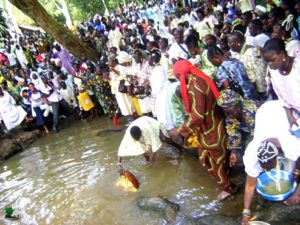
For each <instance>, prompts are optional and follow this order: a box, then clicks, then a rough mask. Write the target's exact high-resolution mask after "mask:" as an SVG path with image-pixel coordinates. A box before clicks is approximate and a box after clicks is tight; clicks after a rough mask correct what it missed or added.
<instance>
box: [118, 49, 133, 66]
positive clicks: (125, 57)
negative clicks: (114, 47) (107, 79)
mask: <svg viewBox="0 0 300 225" xmlns="http://www.w3.org/2000/svg"><path fill="white" fill-rule="evenodd" d="M117 59H118V62H119V63H120V64H123V63H127V62H131V61H132V56H131V55H129V54H128V53H127V52H124V51H120V53H119V55H118V56H117Z"/></svg>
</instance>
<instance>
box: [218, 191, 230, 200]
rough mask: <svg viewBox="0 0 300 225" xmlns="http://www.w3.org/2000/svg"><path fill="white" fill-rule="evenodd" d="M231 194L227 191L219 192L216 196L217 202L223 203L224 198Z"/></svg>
mask: <svg viewBox="0 0 300 225" xmlns="http://www.w3.org/2000/svg"><path fill="white" fill-rule="evenodd" d="M231 195H232V194H231V193H229V192H227V191H221V192H220V193H219V194H218V196H217V200H218V201H223V200H225V199H226V198H228V197H229V196H231Z"/></svg>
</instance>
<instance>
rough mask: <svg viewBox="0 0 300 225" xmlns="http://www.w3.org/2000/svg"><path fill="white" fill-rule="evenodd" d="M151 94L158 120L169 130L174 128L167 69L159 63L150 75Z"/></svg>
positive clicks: (153, 111)
mask: <svg viewBox="0 0 300 225" xmlns="http://www.w3.org/2000/svg"><path fill="white" fill-rule="evenodd" d="M149 80H150V85H151V96H152V99H153V103H154V106H153V108H152V114H153V115H154V116H156V117H157V120H158V121H159V122H161V123H162V124H163V125H164V126H165V127H166V128H167V130H171V129H173V128H174V124H173V121H172V113H171V109H170V106H169V104H168V102H169V100H168V91H167V88H168V86H169V85H170V81H169V80H168V75H167V72H166V70H165V69H164V68H163V67H162V66H161V65H157V66H155V67H154V68H153V70H152V73H151V76H150V79H149Z"/></svg>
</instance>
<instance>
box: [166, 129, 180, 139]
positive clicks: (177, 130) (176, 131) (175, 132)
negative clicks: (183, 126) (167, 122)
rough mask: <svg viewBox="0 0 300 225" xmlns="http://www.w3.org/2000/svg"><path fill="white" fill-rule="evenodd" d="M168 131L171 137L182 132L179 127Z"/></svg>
mask: <svg viewBox="0 0 300 225" xmlns="http://www.w3.org/2000/svg"><path fill="white" fill-rule="evenodd" d="M168 133H169V135H170V137H178V136H179V134H180V133H179V129H177V128H174V129H172V130H170V131H168Z"/></svg>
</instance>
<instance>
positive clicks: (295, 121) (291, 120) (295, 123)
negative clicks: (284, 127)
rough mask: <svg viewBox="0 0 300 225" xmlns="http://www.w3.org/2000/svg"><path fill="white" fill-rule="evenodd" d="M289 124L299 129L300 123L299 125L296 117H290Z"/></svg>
mask: <svg viewBox="0 0 300 225" xmlns="http://www.w3.org/2000/svg"><path fill="white" fill-rule="evenodd" d="M288 119H289V122H290V126H291V127H292V126H293V125H295V126H297V127H299V125H298V123H297V119H296V118H295V117H294V116H288Z"/></svg>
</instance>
